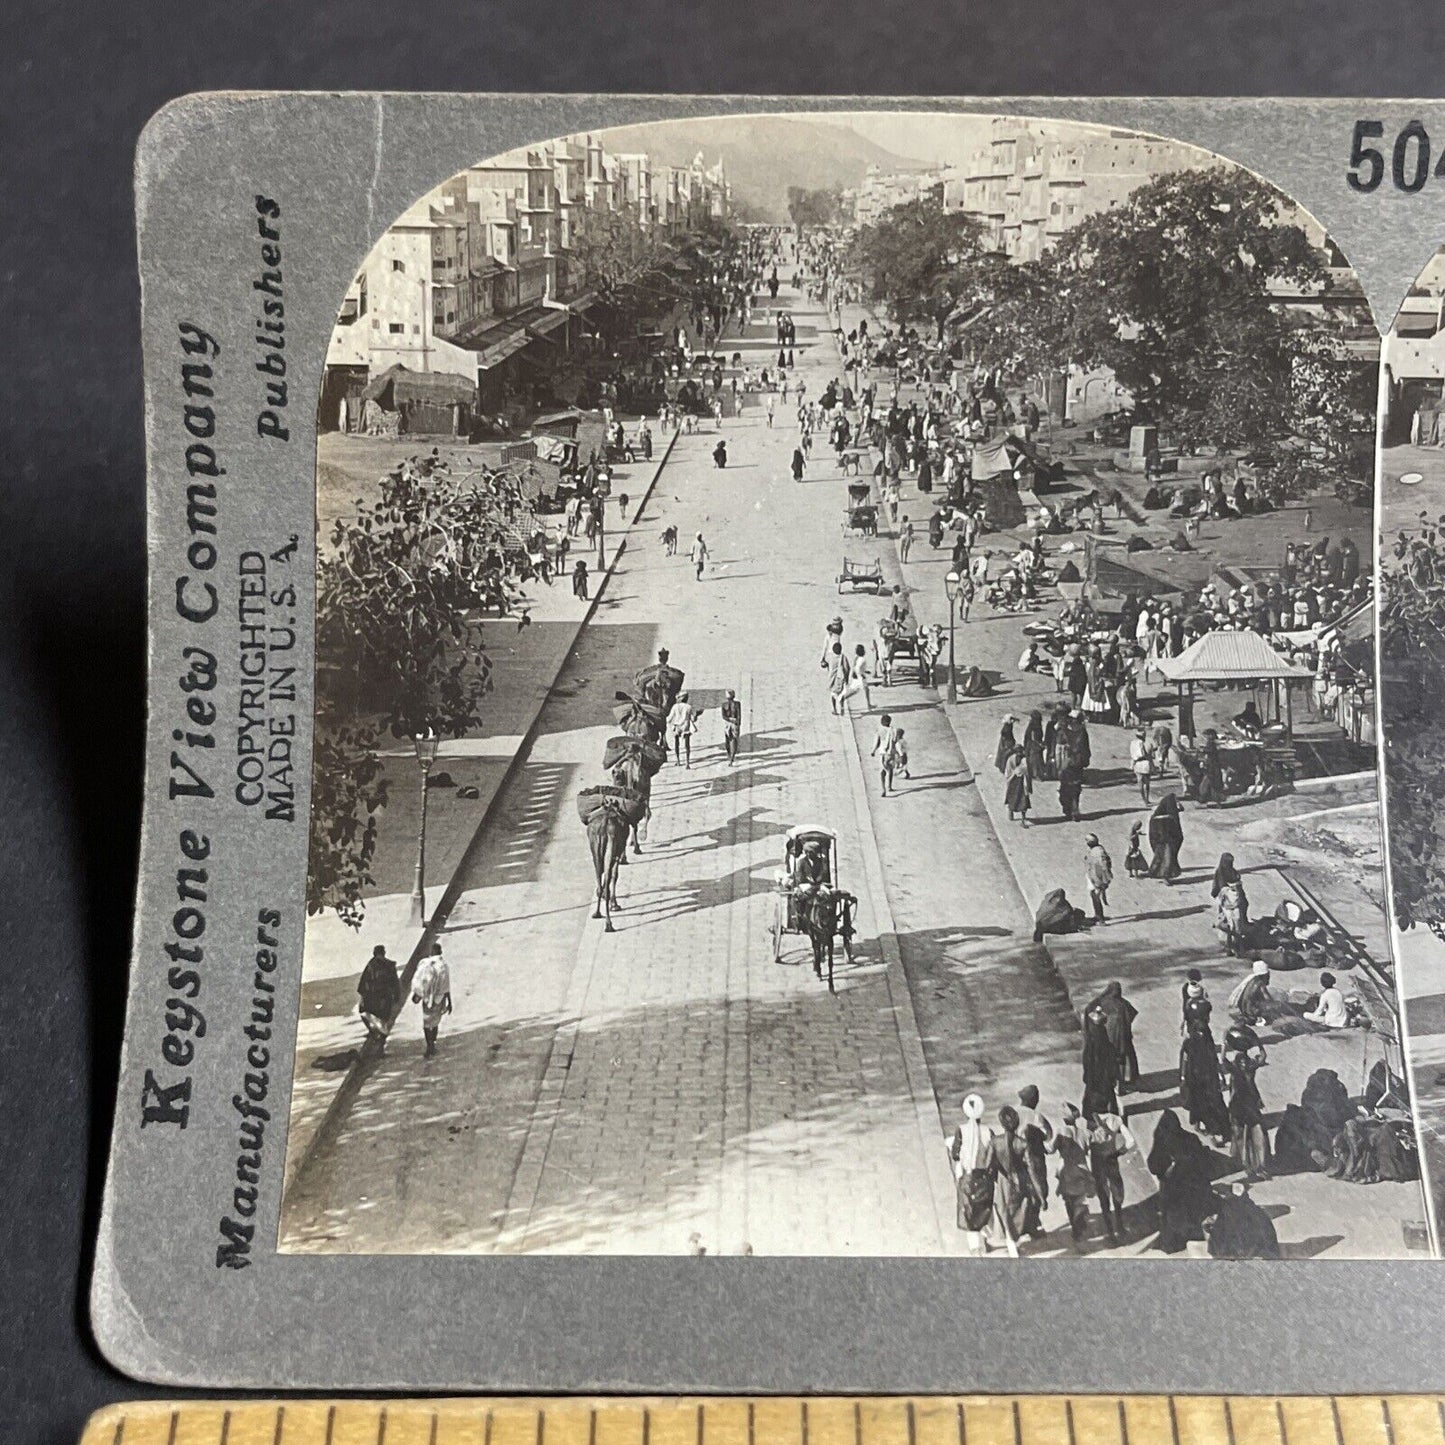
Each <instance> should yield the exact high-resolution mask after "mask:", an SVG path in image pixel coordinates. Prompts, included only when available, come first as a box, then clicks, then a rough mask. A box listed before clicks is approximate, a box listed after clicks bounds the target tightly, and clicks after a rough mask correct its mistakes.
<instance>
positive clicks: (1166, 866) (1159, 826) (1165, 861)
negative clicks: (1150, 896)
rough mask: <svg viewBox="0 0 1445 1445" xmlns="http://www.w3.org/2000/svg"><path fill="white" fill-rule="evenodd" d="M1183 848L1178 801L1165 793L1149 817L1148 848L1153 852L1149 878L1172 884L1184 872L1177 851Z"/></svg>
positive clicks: (1182, 829) (1182, 828)
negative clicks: (1160, 879)
mask: <svg viewBox="0 0 1445 1445" xmlns="http://www.w3.org/2000/svg"><path fill="white" fill-rule="evenodd" d="M1183 846H1184V827H1183V824H1181V823H1180V821H1179V799H1178V798H1177V797H1175V796H1174V794H1173V793H1165V794H1164V796H1163V797H1162V798H1160V799H1159V803H1158V806H1156V807H1155V809H1154V811H1153V812H1152V813H1151V814H1150V815H1149V847H1150V848H1151V849H1152V850H1153V854H1152V856H1151V858H1150V859H1149V876H1150V877H1151V878H1162V879H1163V880H1164V881H1165V882H1166V883H1173V882H1174V880H1175V879H1176V878H1177V877H1179V875H1180V874H1181V873H1182V872H1183V871H1184V870H1183V869H1182V868H1181V867H1180V866H1179V850H1180V849H1181V848H1182V847H1183Z"/></svg>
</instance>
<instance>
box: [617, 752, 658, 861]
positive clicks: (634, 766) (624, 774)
mask: <svg viewBox="0 0 1445 1445" xmlns="http://www.w3.org/2000/svg"><path fill="white" fill-rule="evenodd" d="M656 771H657V769H656V768H655V767H653V766H651V765H650V764H649V763H648V761H647V759H646V758H644V757H643V756H642V755H641V754H640V753H633V754H632V755H631V756H630V757H626V758H623V760H622V761H621V762H620V763H618V764H617V766H616V767H615V768H613V769H612V781H613V783H615V784H616V785H617V787H619V788H625V789H626V790H627V791H628V792H629V793H636V794H637V796H638V797H639V798H640V799H641V800H642V808H641V811H640V812H639V814H638V818H637V821H636V822H635V823H632V824H630V825H629V826H628V832H629V834H630V835H631V839H632V852H633V854H634V856H636V855H639V854H641V852H642V830H643V829H644V828H645V827H646V826H647V824H648V822H649V821H650V820H651V818H652V775H653V774H654V773H655V772H656ZM622 861H623V862H624V863H625V862H626V861H627V857H626V852H625V851H624V853H623V858H622Z"/></svg>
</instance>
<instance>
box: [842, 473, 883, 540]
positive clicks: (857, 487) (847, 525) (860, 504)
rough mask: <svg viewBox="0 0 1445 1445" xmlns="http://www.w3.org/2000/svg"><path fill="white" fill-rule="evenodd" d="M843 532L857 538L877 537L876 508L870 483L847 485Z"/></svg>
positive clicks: (850, 483) (851, 483)
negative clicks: (846, 504)
mask: <svg viewBox="0 0 1445 1445" xmlns="http://www.w3.org/2000/svg"><path fill="white" fill-rule="evenodd" d="M843 530H844V532H851V533H852V534H853V535H854V536H858V537H876V536H877V535H878V508H877V506H876V505H875V503H874V501H873V486H872V483H870V482H849V483H848V506H847V509H846V510H845V511H844V513H843Z"/></svg>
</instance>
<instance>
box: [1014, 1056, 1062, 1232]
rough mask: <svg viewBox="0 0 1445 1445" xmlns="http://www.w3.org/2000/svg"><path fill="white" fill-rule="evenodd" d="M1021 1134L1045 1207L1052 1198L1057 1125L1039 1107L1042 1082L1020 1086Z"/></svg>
mask: <svg viewBox="0 0 1445 1445" xmlns="http://www.w3.org/2000/svg"><path fill="white" fill-rule="evenodd" d="M1018 1116H1019V1138H1020V1139H1022V1140H1023V1141H1024V1148H1025V1149H1026V1150H1027V1152H1028V1156H1029V1174H1030V1176H1031V1177H1032V1179H1033V1181H1034V1190H1035V1192H1036V1193H1037V1194H1038V1196H1039V1207H1040V1208H1041V1209H1042V1208H1043V1207H1044V1206H1045V1205H1047V1204H1048V1202H1049V1175H1048V1157H1047V1156H1048V1151H1049V1145H1050V1144H1051V1143H1052V1142H1053V1137H1054V1126H1053V1125H1052V1124H1051V1123H1050V1122H1049V1121H1048V1119H1047V1118H1045V1117H1044V1114H1043V1112H1042V1110H1040V1108H1039V1086H1038V1085H1037V1084H1025V1085H1024V1086H1023V1088H1022V1089H1020V1090H1019V1102H1018Z"/></svg>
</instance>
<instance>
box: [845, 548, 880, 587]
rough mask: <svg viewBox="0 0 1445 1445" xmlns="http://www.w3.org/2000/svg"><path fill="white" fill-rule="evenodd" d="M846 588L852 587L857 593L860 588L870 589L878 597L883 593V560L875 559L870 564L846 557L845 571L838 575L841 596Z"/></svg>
mask: <svg viewBox="0 0 1445 1445" xmlns="http://www.w3.org/2000/svg"><path fill="white" fill-rule="evenodd" d="M845 587H851V588H852V589H853V590H854V591H855V592H856V591H857V590H858V589H859V588H860V587H869V588H871V589H872V591H873V594H874V596H878V595H879V594H880V593H882V591H883V559H882V558H881V557H875V558H873V560H872V561H871V562H869V561H856V560H854V559H853V558H852V557H844V558H843V570H842V571H841V572H840V573H839V574H838V592H839V594H840V595H841V593H842V591H843V589H844V588H845Z"/></svg>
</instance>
